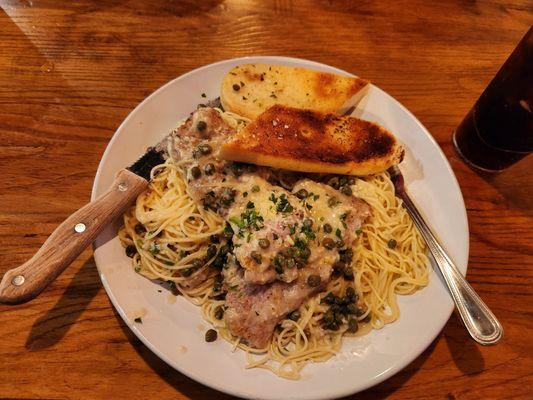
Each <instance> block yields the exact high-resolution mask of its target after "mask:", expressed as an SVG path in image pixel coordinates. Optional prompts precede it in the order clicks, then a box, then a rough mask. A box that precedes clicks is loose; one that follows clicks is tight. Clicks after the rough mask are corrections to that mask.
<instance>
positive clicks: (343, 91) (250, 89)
mask: <svg viewBox="0 0 533 400" xmlns="http://www.w3.org/2000/svg"><path fill="white" fill-rule="evenodd" d="M368 87H369V84H368V82H367V81H365V80H364V79H360V78H354V77H347V76H341V75H336V74H331V73H327V72H319V71H313V70H308V69H304V68H296V67H287V66H281V65H269V64H243V65H239V66H237V67H235V68H233V69H232V70H231V71H230V72H228V74H226V76H225V77H224V79H223V81H222V87H221V95H220V100H221V103H222V106H223V107H224V109H225V110H227V111H231V112H234V113H236V114H239V115H242V116H243V117H247V118H250V119H253V118H256V117H257V116H258V115H259V114H261V113H262V112H263V111H265V110H266V109H267V108H269V107H271V106H272V105H274V104H282V105H285V106H289V107H298V108H306V109H310V110H315V111H321V112H337V111H340V112H343V111H345V110H346V109H348V108H350V107H352V106H355V105H357V103H358V102H359V101H360V100H361V98H362V97H363V96H364V94H365V93H366V92H367V90H368Z"/></svg>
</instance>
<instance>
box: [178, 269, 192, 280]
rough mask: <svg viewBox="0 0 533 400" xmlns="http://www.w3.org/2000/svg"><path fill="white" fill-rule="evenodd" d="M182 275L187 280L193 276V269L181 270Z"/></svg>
mask: <svg viewBox="0 0 533 400" xmlns="http://www.w3.org/2000/svg"><path fill="white" fill-rule="evenodd" d="M180 273H181V276H184V277H185V278H187V277H188V276H191V274H192V269H190V268H184V269H182V270H180Z"/></svg>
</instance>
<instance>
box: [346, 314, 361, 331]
mask: <svg viewBox="0 0 533 400" xmlns="http://www.w3.org/2000/svg"><path fill="white" fill-rule="evenodd" d="M358 328H359V327H358V325H357V320H356V319H355V318H350V319H349V320H348V332H350V333H355V332H357V329H358Z"/></svg>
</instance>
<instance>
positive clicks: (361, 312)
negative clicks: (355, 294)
mask: <svg viewBox="0 0 533 400" xmlns="http://www.w3.org/2000/svg"><path fill="white" fill-rule="evenodd" d="M364 313H365V311H364V310H361V309H360V308H358V309H357V311H356V312H355V315H356V316H357V317H362V316H363V314H364Z"/></svg>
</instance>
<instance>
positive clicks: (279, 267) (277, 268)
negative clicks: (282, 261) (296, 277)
mask: <svg viewBox="0 0 533 400" xmlns="http://www.w3.org/2000/svg"><path fill="white" fill-rule="evenodd" d="M274 269H275V270H276V273H277V274H278V275H281V274H283V267H282V266H281V265H276V266H275V268H274Z"/></svg>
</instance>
